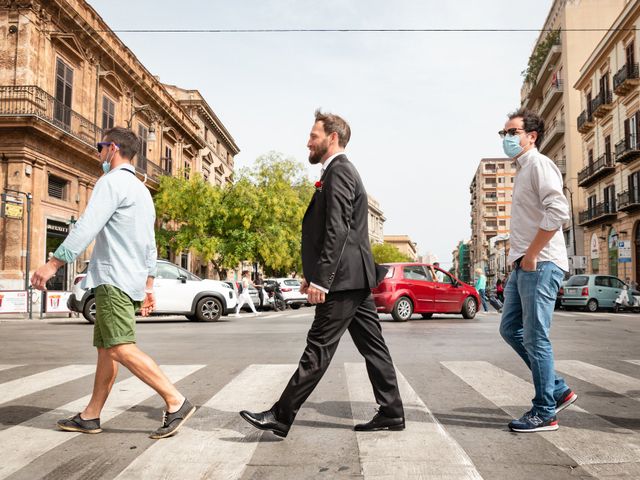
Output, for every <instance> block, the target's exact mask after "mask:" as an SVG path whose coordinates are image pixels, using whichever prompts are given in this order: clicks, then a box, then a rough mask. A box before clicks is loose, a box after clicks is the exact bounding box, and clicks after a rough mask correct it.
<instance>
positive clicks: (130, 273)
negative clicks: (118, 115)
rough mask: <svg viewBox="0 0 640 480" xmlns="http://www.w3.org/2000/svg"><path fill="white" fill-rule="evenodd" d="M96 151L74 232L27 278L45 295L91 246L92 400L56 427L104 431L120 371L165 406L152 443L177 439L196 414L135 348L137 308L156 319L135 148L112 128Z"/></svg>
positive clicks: (149, 205)
mask: <svg viewBox="0 0 640 480" xmlns="http://www.w3.org/2000/svg"><path fill="white" fill-rule="evenodd" d="M97 148H98V154H99V157H100V160H101V161H102V169H103V171H104V172H105V175H103V176H102V177H101V178H100V179H99V180H98V181H97V182H96V185H95V188H94V190H93V194H92V196H91V200H90V201H89V204H88V205H87V208H86V210H85V211H84V213H83V215H82V217H81V218H80V220H78V222H77V223H76V226H75V228H74V229H73V230H72V231H71V233H70V234H69V236H68V237H67V238H66V239H65V241H64V242H63V243H62V245H60V247H59V248H58V249H57V250H56V252H55V253H54V255H53V257H52V258H51V259H50V260H49V261H48V262H47V263H46V264H45V265H43V266H41V267H40V268H39V269H38V270H36V272H35V273H34V274H33V276H32V278H31V283H32V284H33V286H34V287H35V288H38V289H40V290H44V289H45V284H46V282H47V280H49V279H50V278H51V277H52V276H53V275H55V273H56V271H57V270H58V269H59V268H60V267H61V266H62V265H64V264H65V263H68V262H72V261H74V260H75V259H76V257H77V256H78V255H79V254H80V253H82V252H83V251H84V250H85V249H86V248H87V246H88V245H89V244H90V243H91V242H92V241H93V240H94V239H95V241H96V243H95V246H94V249H93V253H92V255H91V261H90V262H89V269H88V271H87V276H86V277H85V279H84V282H85V285H84V286H85V287H86V288H93V289H94V292H95V298H96V321H95V325H94V336H93V344H94V346H95V347H96V348H97V349H98V362H97V366H96V377H95V383H94V388H93V395H92V397H91V400H90V401H89V404H88V405H87V407H86V408H85V409H84V410H83V411H82V412H80V413H78V414H77V415H75V416H73V417H71V418H68V419H63V420H60V421H59V422H58V427H59V428H60V429H62V430H65V431H72V432H82V433H100V432H101V431H102V429H101V428H100V412H101V411H102V407H103V406H104V404H105V402H106V400H107V397H108V395H109V392H110V391H111V387H112V386H113V383H114V381H115V379H116V375H117V373H118V363H120V364H122V365H124V366H125V367H126V368H127V369H129V370H130V371H131V373H133V374H134V375H135V376H136V377H138V378H139V379H140V380H142V381H143V382H144V383H146V384H147V385H149V386H150V387H152V388H153V389H154V390H155V391H156V392H158V394H159V395H160V396H161V397H162V398H163V399H164V401H165V403H166V411H165V414H164V417H163V424H162V426H161V427H160V428H158V429H157V430H156V431H155V432H153V433H152V434H151V438H165V437H169V436H171V435H173V434H175V433H176V432H177V430H178V428H180V426H181V425H182V424H183V423H184V422H185V421H186V420H187V419H188V418H189V417H190V416H191V415H192V414H193V413H194V412H195V410H196V409H195V407H194V406H193V405H192V404H191V403H190V402H189V401H188V400H187V399H186V398H185V397H184V396H183V395H182V394H180V392H178V390H176V388H175V387H174V386H173V384H172V383H171V382H170V381H169V379H168V378H167V377H166V375H165V374H164V373H163V372H162V370H160V367H158V365H157V364H156V363H155V362H154V361H153V359H152V358H151V357H149V356H148V355H147V354H145V353H144V352H143V351H142V350H140V349H139V348H138V347H137V346H136V343H135V342H136V338H135V325H136V322H135V310H136V309H137V308H138V307H140V310H141V313H142V315H143V316H147V315H149V314H150V313H151V312H152V311H153V309H154V306H155V299H154V295H153V279H154V277H155V275H156V243H155V234H154V222H155V209H154V206H153V200H152V199H151V194H150V193H149V190H147V188H146V187H145V186H144V185H143V184H142V182H140V180H138V178H137V177H136V174H135V168H134V167H133V166H132V165H131V160H132V159H133V158H134V157H135V155H136V154H137V153H138V150H139V148H140V140H139V139H138V137H137V136H136V135H135V134H134V133H133V132H132V131H130V130H127V129H124V128H119V127H116V128H112V129H110V130H107V131H106V132H105V134H104V138H103V141H102V142H100V143H98V145H97Z"/></svg>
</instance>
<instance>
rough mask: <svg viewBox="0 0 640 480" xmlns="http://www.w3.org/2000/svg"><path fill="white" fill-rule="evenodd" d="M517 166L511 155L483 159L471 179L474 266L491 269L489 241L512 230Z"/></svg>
mask: <svg viewBox="0 0 640 480" xmlns="http://www.w3.org/2000/svg"><path fill="white" fill-rule="evenodd" d="M515 173H516V169H515V165H514V164H513V161H512V160H511V159H509V158H483V159H482V160H480V164H479V165H478V168H477V170H476V173H475V175H474V177H473V180H472V181H471V185H470V188H469V191H470V193H471V200H470V204H471V240H470V252H469V254H470V260H471V264H472V266H473V269H475V268H478V267H480V268H483V269H487V268H488V260H489V242H490V240H491V239H492V238H493V237H495V236H496V235H506V234H508V233H509V228H510V227H511V225H510V220H511V196H512V192H513V181H514V177H515Z"/></svg>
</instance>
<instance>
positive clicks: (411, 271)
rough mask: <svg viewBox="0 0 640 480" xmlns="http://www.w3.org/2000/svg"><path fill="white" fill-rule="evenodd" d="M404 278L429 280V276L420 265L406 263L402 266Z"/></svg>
mask: <svg viewBox="0 0 640 480" xmlns="http://www.w3.org/2000/svg"><path fill="white" fill-rule="evenodd" d="M403 273H404V278H406V279H407V280H421V281H423V282H429V281H431V276H427V273H426V272H425V270H424V268H422V267H421V266H420V265H408V266H406V267H404V268H403Z"/></svg>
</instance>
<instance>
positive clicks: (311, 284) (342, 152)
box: [309, 150, 344, 293]
mask: <svg viewBox="0 0 640 480" xmlns="http://www.w3.org/2000/svg"><path fill="white" fill-rule="evenodd" d="M343 154H344V150H341V151H339V152H338V153H334V154H333V155H331V156H330V157H329V158H327V159H326V160H325V161H324V162H323V163H322V168H321V169H320V177H322V175H323V174H324V172H325V170H326V169H327V168H329V164H330V163H331V161H332V160H333V159H334V158H336V157H337V156H338V155H343ZM309 286H310V287H313V288H317V289H318V290H320V291H321V292H324V293H329V290H328V289H326V288H324V287H321V286H320V285H316V284H315V283H313V282H311V283H310V284H309Z"/></svg>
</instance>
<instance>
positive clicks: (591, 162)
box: [587, 148, 593, 165]
mask: <svg viewBox="0 0 640 480" xmlns="http://www.w3.org/2000/svg"><path fill="white" fill-rule="evenodd" d="M587 162H588V164H589V165H592V164H593V149H592V148H590V149H589V151H588V152H587Z"/></svg>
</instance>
